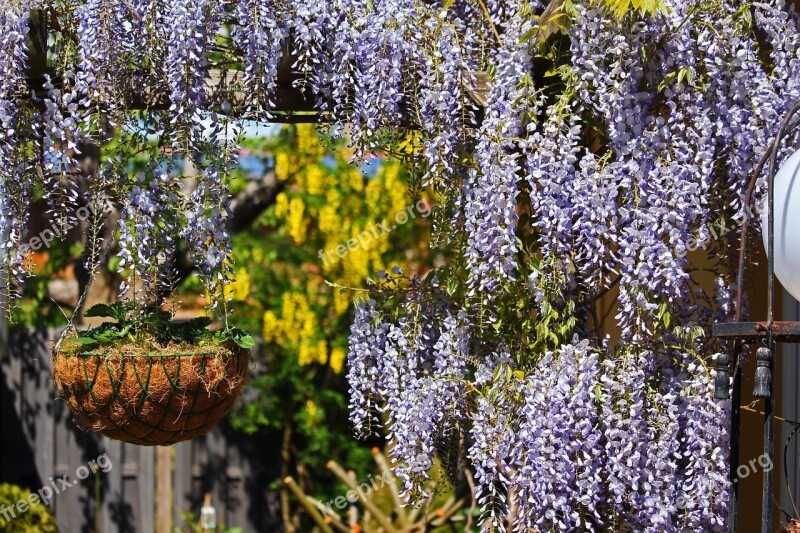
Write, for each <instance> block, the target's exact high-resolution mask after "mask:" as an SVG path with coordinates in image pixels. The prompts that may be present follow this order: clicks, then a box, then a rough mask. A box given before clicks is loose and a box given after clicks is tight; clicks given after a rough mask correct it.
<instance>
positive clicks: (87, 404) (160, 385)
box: [53, 343, 250, 446]
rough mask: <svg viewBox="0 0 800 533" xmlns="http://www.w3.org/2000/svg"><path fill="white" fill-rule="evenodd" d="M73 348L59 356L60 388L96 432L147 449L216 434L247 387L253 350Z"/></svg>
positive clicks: (56, 373) (55, 371)
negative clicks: (153, 350) (164, 350)
mask: <svg viewBox="0 0 800 533" xmlns="http://www.w3.org/2000/svg"><path fill="white" fill-rule="evenodd" d="M65 344H68V343H65ZM74 348H76V347H75V346H67V347H62V348H61V349H59V350H58V351H55V352H54V354H53V374H54V377H55V383H56V387H57V388H58V390H59V392H60V393H61V395H62V396H63V397H64V399H65V400H66V401H67V403H69V406H70V408H71V409H72V412H73V413H74V414H75V416H76V417H77V418H78V420H79V421H80V422H81V424H82V425H83V426H85V427H86V428H87V429H89V430H91V431H95V432H97V433H99V434H101V435H104V436H106V437H108V438H111V439H117V440H122V441H125V442H130V443H133V444H140V445H143V446H155V445H169V444H174V443H176V442H180V441H184V440H189V439H192V438H194V437H198V436H200V435H204V434H205V433H208V432H209V431H211V429H212V428H213V427H214V426H215V425H216V424H217V422H218V421H219V420H220V419H221V418H222V417H223V416H225V415H226V414H228V413H229V412H230V410H231V409H232V408H233V404H234V403H235V401H236V398H237V397H238V396H239V393H240V392H241V391H242V389H243V388H244V385H245V382H246V380H247V366H248V362H249V359H250V352H249V350H244V349H239V348H238V347H235V348H232V349H228V348H227V347H223V346H208V347H206V346H204V347H201V348H197V351H193V350H186V352H188V353H145V354H138V353H126V351H125V350H121V352H122V353H116V352H115V351H113V350H109V352H113V353H99V352H98V351H87V352H81V351H79V350H75V349H74ZM201 350H202V351H201ZM131 351H135V350H131Z"/></svg>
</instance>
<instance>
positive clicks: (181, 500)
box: [0, 330, 282, 533]
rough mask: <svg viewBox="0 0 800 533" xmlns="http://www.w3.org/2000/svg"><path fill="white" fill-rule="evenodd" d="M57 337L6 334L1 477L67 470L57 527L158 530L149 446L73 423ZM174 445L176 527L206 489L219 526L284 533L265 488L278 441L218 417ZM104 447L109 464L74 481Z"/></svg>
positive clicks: (39, 481) (0, 383) (274, 498)
mask: <svg viewBox="0 0 800 533" xmlns="http://www.w3.org/2000/svg"><path fill="white" fill-rule="evenodd" d="M56 335H57V332H54V331H52V330H51V331H37V332H32V333H31V332H24V333H12V334H10V336H9V339H8V342H7V344H6V346H7V348H8V349H7V351H6V353H5V354H2V353H0V414H2V418H0V435H1V436H2V439H0V443H2V444H0V481H4V482H10V483H15V484H18V485H22V486H25V487H27V488H29V489H30V490H31V491H37V490H39V489H40V488H42V487H43V486H45V485H50V482H51V478H52V480H53V481H56V486H57V487H59V486H61V485H60V483H59V482H57V479H58V478H61V477H62V476H67V479H68V481H70V482H71V483H74V485H73V486H72V487H70V488H69V489H66V490H63V491H62V492H61V493H59V494H58V495H56V496H54V497H53V499H52V504H51V507H52V509H53V511H54V513H55V515H56V519H57V521H58V525H59V531H61V532H63V533H73V532H74V533H77V532H87V533H88V532H96V533H99V532H107V531H118V532H120V533H128V532H150V531H154V511H155V500H154V498H155V496H154V487H155V468H154V463H155V449H154V448H151V447H143V446H135V445H131V444H127V443H122V442H119V441H113V440H109V439H106V438H103V437H98V436H96V435H95V434H93V433H87V432H85V431H83V430H81V429H80V428H78V427H77V426H76V425H75V423H74V421H73V420H72V416H71V413H70V411H69V408H68V407H67V405H66V403H65V402H64V401H63V400H60V399H59V398H58V395H57V392H56V391H55V388H54V386H53V382H52V376H51V373H50V351H49V346H50V342H51V339H53V338H54V337H56ZM0 345H2V332H0ZM243 401H246V398H243ZM171 449H172V459H173V468H172V476H173V479H172V486H173V490H172V500H173V501H172V504H173V505H172V508H173V509H174V510H173V524H174V526H175V527H185V523H184V515H185V514H186V513H193V514H194V515H195V516H197V515H199V512H200V507H201V505H202V501H203V495H204V494H205V493H206V492H209V493H211V494H212V503H213V505H214V506H215V507H216V510H217V521H218V523H221V524H224V525H225V526H226V527H229V528H233V527H238V528H241V530H242V531H245V532H250V531H268V532H278V531H281V529H282V528H281V526H280V509H279V503H278V501H279V498H278V495H277V493H276V492H275V491H270V490H268V489H267V487H268V483H269V481H270V480H271V479H275V478H276V477H277V475H278V469H279V464H278V463H277V455H278V454H276V453H272V454H270V453H269V452H268V450H270V449H273V450H274V449H278V448H277V447H276V443H274V442H265V441H264V440H260V439H257V438H254V437H248V436H246V435H243V434H241V433H239V432H236V431H234V430H232V429H231V428H230V427H229V426H228V425H227V424H224V423H223V424H220V426H219V427H218V428H217V429H215V430H214V431H213V432H212V433H210V434H209V435H207V436H205V437H201V438H197V439H194V440H192V441H190V442H184V443H180V444H177V445H175V446H173V447H172V448H171ZM104 453H105V454H107V456H108V460H109V461H110V463H111V468H110V470H109V471H108V472H106V473H103V472H100V473H99V474H97V475H96V476H89V477H88V478H86V479H84V480H78V479H77V477H76V474H77V471H78V469H79V467H80V466H81V465H87V464H88V463H89V461H91V460H95V459H97V458H98V457H100V456H101V455H102V454H104ZM101 464H102V463H101ZM98 501H99V505H98V503H97V502H98ZM98 509H99V512H98ZM187 531H188V529H187Z"/></svg>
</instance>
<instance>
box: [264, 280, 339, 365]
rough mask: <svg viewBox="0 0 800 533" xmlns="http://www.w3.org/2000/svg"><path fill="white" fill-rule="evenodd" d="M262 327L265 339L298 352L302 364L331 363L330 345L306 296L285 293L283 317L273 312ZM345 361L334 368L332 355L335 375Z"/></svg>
mask: <svg viewBox="0 0 800 533" xmlns="http://www.w3.org/2000/svg"><path fill="white" fill-rule="evenodd" d="M263 325H264V329H263V336H264V340H265V341H266V342H277V343H279V344H281V345H282V346H284V347H286V348H290V349H292V350H293V351H296V353H297V357H298V360H299V363H300V364H301V365H308V364H311V363H320V364H326V363H327V362H328V343H327V342H326V341H325V339H324V338H322V335H323V332H322V330H321V328H320V324H319V319H318V317H317V314H316V312H315V311H314V309H313V308H312V306H311V302H310V301H309V297H308V296H307V295H306V294H302V293H298V292H288V293H284V294H283V295H282V297H281V313H280V316H277V315H276V314H275V313H273V312H272V311H267V312H265V313H264V321H263ZM343 360H344V357H341V360H340V361H338V363H337V365H336V366H334V362H336V361H334V357H333V354H331V362H330V364H331V367H332V368H333V370H334V371H335V372H339V371H341V366H342V363H343ZM337 366H338V368H337Z"/></svg>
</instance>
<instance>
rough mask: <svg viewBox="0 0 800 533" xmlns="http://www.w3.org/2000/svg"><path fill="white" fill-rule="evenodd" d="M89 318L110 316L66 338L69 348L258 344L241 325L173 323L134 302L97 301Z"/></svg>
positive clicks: (190, 347) (110, 350)
mask: <svg viewBox="0 0 800 533" xmlns="http://www.w3.org/2000/svg"><path fill="white" fill-rule="evenodd" d="M84 316H86V317H101V318H110V319H111V320H110V321H109V322H105V323H103V324H101V325H100V326H98V327H96V328H94V329H91V330H88V331H82V332H80V333H79V334H78V336H77V337H72V338H70V339H67V340H66V341H65V346H64V347H65V348H67V350H69V351H81V352H87V351H92V350H95V349H97V348H99V347H101V346H102V347H103V351H104V352H105V353H108V354H112V353H114V352H116V351H119V353H122V352H124V353H127V354H136V353H142V354H145V353H149V352H152V351H156V352H158V351H163V350H164V349H165V348H167V347H169V348H170V350H172V351H178V352H184V353H191V352H192V351H196V350H197V348H198V347H203V346H213V345H219V346H221V345H230V344H231V343H233V344H235V345H236V346H238V347H239V348H244V349H249V348H252V347H253V346H255V341H254V340H253V337H252V336H250V335H249V334H248V333H247V332H246V331H243V330H241V329H238V328H232V327H226V328H224V329H221V330H218V331H211V330H209V329H208V326H209V325H211V319H210V318H208V317H197V318H193V319H191V320H187V321H185V322H173V321H172V314H171V313H169V312H168V311H163V310H160V309H150V310H138V309H137V307H136V305H135V304H134V303H132V302H116V303H114V304H111V305H106V304H97V305H94V306H92V307H91V308H89V310H87V311H86V313H84Z"/></svg>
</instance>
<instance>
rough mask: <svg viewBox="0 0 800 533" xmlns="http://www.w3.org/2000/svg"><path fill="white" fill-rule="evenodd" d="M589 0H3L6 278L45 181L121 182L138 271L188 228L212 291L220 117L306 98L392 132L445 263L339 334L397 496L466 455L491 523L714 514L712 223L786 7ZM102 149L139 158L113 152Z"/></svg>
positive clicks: (170, 249)
mask: <svg viewBox="0 0 800 533" xmlns="http://www.w3.org/2000/svg"><path fill="white" fill-rule="evenodd" d="M607 4H609V2H589V1H585V2H584V1H576V2H553V3H551V4H547V3H545V2H542V1H540V0H514V1H511V2H504V1H495V0H486V1H483V0H437V1H433V2H431V1H423V0H376V1H366V0H334V1H326V0H299V1H295V2H283V1H280V0H236V1H232V2H213V1H207V0H175V1H171V2H167V1H166V0H130V1H126V2H106V1H104V0H87V1H79V0H58V1H46V0H39V1H37V2H28V3H25V2H16V1H11V2H10V3H9V5H8V6H7V8H6V9H4V10H3V12H2V13H0V29H2V37H0V254H2V255H1V256H0V269H2V270H3V271H4V278H5V279H4V283H3V289H2V295H0V299H8V298H10V296H11V295H12V293H13V292H14V290H15V288H16V287H18V286H19V284H20V283H24V279H25V276H26V273H25V271H24V269H23V268H22V266H23V262H24V261H23V260H24V257H21V255H20V254H19V253H18V250H19V249H20V248H21V247H22V246H23V245H24V244H25V243H26V240H27V238H28V237H27V219H28V213H29V209H30V201H31V199H32V197H33V195H34V194H41V195H42V197H43V198H44V199H45V200H46V201H47V202H48V205H49V208H50V211H49V213H50V214H51V215H52V216H53V217H55V218H56V219H57V220H60V221H61V222H60V223H61V224H66V223H67V222H68V221H69V220H70V217H71V216H73V215H72V211H73V210H74V209H75V208H76V207H77V206H79V205H80V204H81V203H82V202H86V201H87V199H89V198H95V199H96V198H98V197H102V198H107V199H108V200H109V201H110V202H113V203H116V204H117V206H118V207H119V208H120V212H121V219H120V221H119V225H118V229H117V237H118V238H117V240H118V243H117V249H118V255H119V257H120V258H121V259H122V262H121V263H120V264H121V266H120V268H121V270H122V272H123V273H124V274H126V275H127V276H128V278H129V280H128V283H126V285H125V286H124V287H123V288H124V289H126V290H133V291H134V293H135V294H134V297H137V298H141V299H142V300H143V301H145V302H147V303H154V301H158V303H159V304H160V303H161V301H160V300H161V299H162V298H163V297H164V295H165V294H168V293H169V290H170V289H171V278H172V275H171V272H172V269H173V268H174V265H173V260H174V259H173V255H174V251H175V250H176V249H177V247H178V246H181V243H185V244H186V249H187V250H189V252H190V253H191V254H192V256H193V258H194V260H195V263H196V264H197V265H198V269H199V271H200V273H201V275H202V278H203V279H204V281H205V283H206V286H207V287H208V289H209V294H210V295H212V297H213V299H214V300H215V302H214V304H219V303H220V302H222V303H223V304H224V300H225V296H224V294H225V291H224V285H225V283H227V280H228V279H229V278H230V274H231V272H232V270H231V269H232V266H231V265H232V263H231V262H232V258H231V257H230V250H231V248H230V244H229V243H228V239H229V232H228V231H227V229H226V224H227V221H228V219H229V218H230V216H231V211H230V194H229V192H228V189H227V179H226V178H227V175H228V170H229V169H230V168H231V166H232V165H235V164H236V152H237V149H236V135H237V133H236V132H237V131H239V129H240V128H239V127H240V126H241V124H242V121H244V120H270V119H273V118H275V117H280V118H287V117H289V118H293V119H294V118H297V117H298V115H296V116H291V114H290V112H291V111H292V110H291V109H289V110H287V109H284V108H282V106H285V105H287V104H286V102H295V103H297V102H298V101H300V102H301V104H302V105H301V107H303V110H302V111H303V112H305V113H307V112H308V109H309V108H310V107H313V108H314V109H315V110H316V114H314V115H313V117H312V119H313V120H320V122H323V123H327V124H328V127H329V130H330V131H331V132H332V133H334V134H342V135H344V134H347V135H348V136H349V138H350V139H351V142H352V145H353V148H354V150H353V153H354V154H355V155H354V159H355V160H357V159H359V158H361V157H362V156H366V155H368V154H371V153H373V152H375V151H378V150H381V151H384V152H385V153H389V154H396V155H399V156H401V157H403V158H405V160H406V161H407V162H408V163H409V168H411V169H412V170H413V172H414V174H415V178H416V180H417V181H416V183H417V186H418V187H420V188H429V189H431V190H432V191H434V193H435V195H436V196H437V200H438V204H439V205H438V207H437V209H438V211H437V213H436V215H435V216H434V217H433V220H435V221H436V223H435V225H434V228H433V229H434V231H435V233H436V235H435V237H436V242H440V243H445V244H447V245H448V248H449V250H448V262H447V264H446V265H445V266H442V267H440V268H437V269H434V270H433V271H431V272H429V273H427V275H426V276H423V277H422V279H417V278H415V277H413V276H412V277H410V278H409V277H406V276H405V275H404V274H402V273H401V272H395V273H393V274H389V275H386V276H384V278H383V280H382V281H379V282H376V284H375V285H374V286H373V287H371V288H370V289H369V293H370V294H369V296H368V297H367V298H366V299H365V300H364V301H362V302H361V303H360V304H359V306H358V308H357V310H356V315H355V320H354V323H353V326H352V334H351V342H350V354H349V357H348V363H349V373H348V379H349V381H350V386H351V410H352V420H353V423H354V425H355V428H356V431H357V433H359V434H362V435H365V434H372V433H375V432H379V431H380V430H381V426H383V429H384V430H385V431H386V432H387V434H388V440H389V443H390V444H391V448H390V455H391V459H392V460H393V462H394V463H395V471H396V473H397V474H398V477H399V479H400V481H401V483H402V488H403V494H404V496H405V497H406V498H407V499H408V501H409V502H418V501H419V500H420V499H423V498H425V497H428V496H429V494H427V493H426V491H425V483H424V482H425V480H426V479H427V478H428V476H429V475H430V474H429V473H430V471H431V469H432V467H433V466H434V464H435V463H436V462H437V461H438V462H439V463H440V464H441V465H442V466H444V467H445V468H443V469H442V470H443V471H445V472H447V473H448V475H449V476H450V477H451V478H452V480H453V481H454V482H456V483H458V482H459V476H461V475H462V472H463V470H464V468H467V469H469V470H470V472H471V473H472V474H474V479H475V482H476V486H475V494H474V496H475V498H477V501H478V503H479V504H480V507H481V516H482V518H481V522H482V524H483V526H484V527H485V528H486V529H491V528H499V529H503V528H510V529H511V530H514V531H534V530H535V531H699V530H703V531H719V530H722V529H723V528H724V524H725V522H726V518H727V517H726V505H725V502H726V499H727V495H728V491H729V487H728V486H727V481H726V477H725V468H726V466H725V465H726V458H727V453H728V435H727V433H726V430H725V420H726V417H727V416H728V414H727V413H728V409H729V408H730V407H729V406H728V405H727V404H726V403H725V402H717V401H716V400H714V399H713V396H712V394H711V385H712V382H713V379H712V375H713V372H712V371H710V370H709V366H710V361H711V356H710V354H711V353H712V352H713V351H714V350H715V348H716V346H715V344H714V343H713V342H712V341H710V340H708V338H707V336H706V335H704V328H705V327H706V326H709V325H710V322H711V321H714V320H716V321H720V320H725V319H726V318H727V317H728V316H729V315H730V313H731V311H732V309H731V300H732V293H731V290H730V284H731V280H732V277H731V268H730V266H731V263H730V259H731V242H730V238H729V236H727V237H721V236H717V235H711V234H710V232H709V230H708V227H709V225H710V224H712V223H713V222H715V221H717V220H722V219H724V220H728V221H733V222H736V221H739V220H741V218H742V217H743V216H745V210H744V208H743V196H744V191H745V188H746V186H747V182H748V180H749V177H750V173H751V172H752V170H753V168H754V166H755V164H756V163H757V161H758V159H759V158H760V157H761V155H762V154H763V150H764V149H765V147H766V146H767V145H768V142H769V140H770V139H771V137H772V135H773V133H774V129H775V127H776V125H777V123H778V117H780V116H781V113H782V112H783V110H784V109H785V108H786V106H787V104H788V103H789V102H791V101H793V100H796V99H797V98H800V93H798V91H799V90H800V89H798V87H800V32H799V31H798V16H797V14H795V13H794V12H793V11H790V10H788V9H787V8H786V7H785V6H784V5H783V3H782V0H768V1H765V2H758V3H754V4H752V6H751V5H750V4H745V5H744V6H742V5H739V4H738V3H736V2H733V1H732V0H715V1H713V2H705V1H692V0H668V1H665V2H658V3H653V4H654V7H653V9H651V10H649V11H648V10H645V11H642V10H629V11H627V12H624V11H623V12H622V13H620V12H618V11H617V12H616V13H613V12H612V10H611V9H609V7H608V5H607ZM616 4H617V5H618V4H620V3H619V2H616ZM751 7H752V9H751ZM43 20H44V24H45V26H46V30H47V32H48V33H47V38H46V39H45V40H44V42H45V46H49V47H50V50H49V54H50V56H51V59H50V60H49V61H47V60H46V56H45V64H44V67H42V57H41V51H37V50H36V46H35V44H36V43H35V42H31V41H32V39H33V38H34V36H35V35H34V33H35V32H34V31H33V30H34V29H35V26H34V25H33V24H32V21H39V22H38V23H37V24H39V25H40V26H41V24H42V22H41V21H43ZM31 44H33V45H34V46H31ZM39 44H40V45H41V42H40V43H39ZM37 53H38V54H39V56H37ZM36 69H39V70H38V71H37V70H36ZM41 80H44V81H41ZM37 84H38V85H37ZM288 105H291V104H288ZM300 118H302V116H300ZM110 149H114V150H117V151H122V150H123V149H124V150H128V151H129V152H131V153H142V152H146V153H149V154H150V155H151V157H150V159H151V162H150V163H149V165H148V166H147V168H146V169H144V170H143V171H141V172H137V173H128V172H126V167H125V165H126V162H125V159H124V157H123V156H121V155H120V154H119V153H117V154H109V153H108V152H109V150H110ZM85 150H89V151H91V150H97V151H99V152H100V153H101V161H100V164H99V166H97V169H95V170H92V169H86V168H84V167H83V166H82V164H81V162H80V159H81V154H82V152H83V151H85ZM786 154H788V148H786V150H785V153H784V155H786ZM181 167H194V168H195V169H196V170H197V172H196V173H195V175H194V176H193V178H192V180H189V183H188V184H187V180H181V179H179V178H178V177H176V176H177V175H179V174H180V172H179V171H177V172H176V169H178V168H181ZM128 174H130V176H129V177H126V175H128ZM87 188H88V189H89V190H88V191H86V189H87ZM37 191H39V192H38V193H37ZM729 224H730V222H729ZM692 242H694V243H697V242H702V243H704V245H703V246H702V247H701V251H700V252H693V251H692V250H691V243H692ZM696 261H702V262H703V263H704V264H705V265H706V266H705V267H704V270H705V271H707V272H712V273H713V275H714V278H715V279H714V283H715V287H714V290H715V292H714V293H713V294H711V293H708V292H706V290H704V285H703V283H701V279H700V278H699V277H698V276H697V275H696V273H697V271H698V269H695V268H694V267H693V264H694V262H696ZM708 265H711V266H708ZM223 312H224V306H223ZM611 331H618V332H619V333H620V335H619V340H612V337H610V336H608V335H606V333H609V332H611ZM686 495H691V497H689V498H687V497H686Z"/></svg>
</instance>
